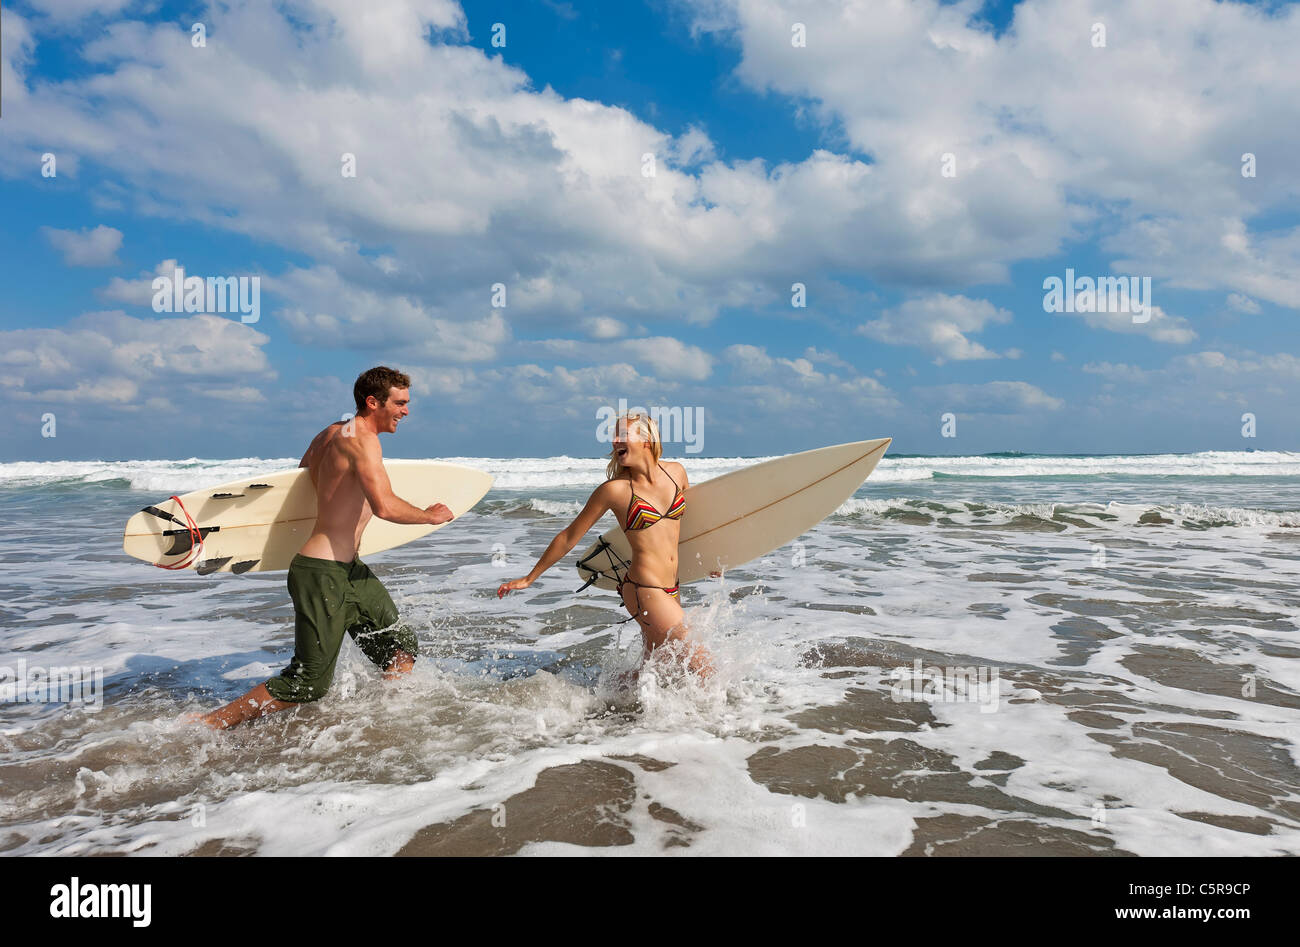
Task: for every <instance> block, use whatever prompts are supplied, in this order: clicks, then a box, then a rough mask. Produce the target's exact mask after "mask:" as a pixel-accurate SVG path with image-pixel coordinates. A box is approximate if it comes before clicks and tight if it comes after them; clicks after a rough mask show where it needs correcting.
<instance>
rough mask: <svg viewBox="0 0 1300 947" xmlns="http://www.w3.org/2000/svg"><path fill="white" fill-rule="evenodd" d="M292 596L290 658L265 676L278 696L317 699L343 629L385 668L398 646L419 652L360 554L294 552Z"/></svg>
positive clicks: (325, 684)
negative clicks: (348, 558) (346, 558)
mask: <svg viewBox="0 0 1300 947" xmlns="http://www.w3.org/2000/svg"><path fill="white" fill-rule="evenodd" d="M289 595H290V597H291V598H292V599H293V608H294V627H293V635H294V638H293V659H292V660H291V661H290V662H289V666H288V667H286V668H285V669H284V670H283V671H281V672H280V676H279V677H273V678H271V679H270V680H269V681H267V682H266V689H267V690H268V691H270V693H271V696H272V697H274V698H275V699H276V700H283V701H288V702H291V703H307V702H309V701H313V700H319V699H320V698H322V697H324V696H325V692H326V691H327V690H329V686H330V682H331V681H332V680H333V679H334V665H335V662H337V661H338V657H339V649H340V648H341V647H342V646H343V633H344V632H347V633H348V634H350V635H351V636H352V640H353V641H355V642H356V643H357V645H358V646H359V647H360V648H361V650H362V652H364V653H365V656H366V657H367V658H369V659H370V660H371V661H373V662H374V663H375V664H376V665H378V666H379V667H380V668H381V669H382V668H387V667H388V665H389V663H390V662H391V661H392V660H393V656H394V655H395V654H397V652H398V651H399V650H401V651H405V652H406V653H407V654H409V655H410V656H411V657H415V656H416V655H417V654H418V653H419V646H418V644H417V643H416V640H415V634H414V632H412V631H411V629H410V628H408V627H407V626H406V625H404V624H398V615H397V606H395V605H394V604H393V600H392V598H391V597H390V596H389V594H388V590H387V589H385V588H384V585H383V583H382V582H380V581H379V579H378V578H377V577H376V576H375V574H374V573H373V572H371V571H370V567H369V566H367V565H366V564H365V563H364V562H362V561H361V560H360V559H354V560H353V561H352V562H336V561H335V560H333V559H313V558H311V557H309V556H301V555H299V556H294V557H293V562H291V563H290V564H289Z"/></svg>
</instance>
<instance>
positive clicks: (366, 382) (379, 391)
mask: <svg viewBox="0 0 1300 947" xmlns="http://www.w3.org/2000/svg"><path fill="white" fill-rule="evenodd" d="M410 387H411V378H410V376H409V375H407V374H406V373H404V372H399V371H398V370H397V369H395V368H389V367H387V366H386V365H378V366H376V367H374V368H372V369H370V370H369V371H364V372H362V373H361V374H360V375H358V376H357V383H356V384H355V385H353V386H352V400H354V401H355V402H356V403H357V413H358V414H360V413H361V412H362V411H364V410H366V398H368V397H370V396H371V395H374V396H375V400H376V401H378V402H379V403H380V404H387V403H388V389H389V388H410Z"/></svg>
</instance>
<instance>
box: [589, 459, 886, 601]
mask: <svg viewBox="0 0 1300 947" xmlns="http://www.w3.org/2000/svg"><path fill="white" fill-rule="evenodd" d="M891 440H892V438H888V437H881V438H877V439H876V440H871V441H855V442H854V443H851V444H837V445H836V446H834V447H820V448H818V449H817V450H809V451H804V452H803V453H801V454H788V455H786V456H785V457H778V458H777V459H776V460H769V461H765V462H763V463H761V464H754V465H753V466H752V467H744V468H742V469H740V470H733V471H732V472H731V473H728V474H723V475H722V476H721V477H714V478H713V479H712V480H705V481H704V482H703V483H700V484H699V485H695V484H692V485H691V488H690V489H689V490H688V491H687V494H686V512H685V514H683V516H682V526H681V537H680V539H679V540H678V545H677V553H678V573H677V580H678V582H680V583H682V584H685V583H687V582H695V581H698V580H699V579H703V578H707V577H708V576H709V574H710V573H713V572H725V571H726V570H728V569H731V568H733V567H735V566H738V565H741V564H742V563H745V562H749V561H750V560H751V559H757V558H758V557H759V556H762V555H764V554H766V553H769V552H771V551H772V550H773V549H779V548H780V547H781V546H784V545H785V544H786V543H788V542H790V541H791V540H792V539H795V538H797V537H798V536H801V535H802V534H803V533H804V532H806V531H807V530H808V529H809V528H810V527H812V526H815V525H817V524H818V523H820V522H821V521H822V520H824V519H825V518H826V517H827V516H829V515H830V514H832V513H834V512H835V510H836V509H838V508H839V506H840V504H842V503H843V502H844V501H845V500H847V499H848V498H849V497H851V496H852V495H853V493H854V491H855V490H857V489H858V487H860V486H861V485H862V481H864V480H866V479H867V477H868V476H869V475H870V474H871V471H873V470H875V469H876V464H877V463H878V462H879V461H880V458H881V457H883V456H884V454H885V449H886V448H887V447H889V444H890V441H891ZM686 472H687V474H688V475H689V473H690V467H689V466H688V467H687V471H686ZM650 528H651V529H657V528H658V527H653V526H652V527H650ZM631 558H632V548H631V546H630V545H628V541H627V536H626V535H624V533H623V530H622V528H621V527H619V526H615V527H614V528H613V529H610V530H608V531H607V532H606V533H605V534H604V535H603V536H601V537H600V539H598V540H596V542H595V543H594V544H593V545H592V546H590V547H588V548H587V550H586V551H585V552H584V553H583V554H582V556H581V557H580V558H579V560H578V574H579V575H580V576H582V579H583V581H585V582H586V583H587V584H588V585H596V586H597V587H599V588H602V589H613V588H616V587H617V584H618V577H619V576H620V575H626V574H627V569H628V566H629V565H630V564H631ZM585 587H586V586H584V588H585Z"/></svg>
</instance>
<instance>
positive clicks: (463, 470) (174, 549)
mask: <svg viewBox="0 0 1300 947" xmlns="http://www.w3.org/2000/svg"><path fill="white" fill-rule="evenodd" d="M384 467H385V469H386V470H387V471H388V478H389V480H390V481H391V482H392V484H393V492H394V493H395V494H397V495H398V496H399V497H401V498H402V499H403V500H406V501H408V502H409V503H412V504H414V505H415V506H418V507H421V508H423V507H427V506H430V505H432V504H434V503H445V504H447V506H448V507H450V508H451V511H452V513H454V514H456V516H461V515H462V514H464V513H466V512H467V511H468V510H469V509H470V508H471V507H473V506H474V504H476V503H478V501H479V500H481V499H483V495H484V494H485V493H487V492H488V490H489V489H490V488H491V486H492V476H491V475H490V474H486V473H484V472H483V471H481V470H475V469H473V468H472V467H462V466H460V465H459V464H445V463H442V462H440V461H431V460H386V461H384ZM179 500H180V503H179V504H178V503H177V502H176V500H173V499H167V500H163V501H161V502H159V503H156V504H154V505H153V506H147V507H145V508H144V509H143V510H141V511H140V512H139V513H137V514H135V516H133V517H131V518H130V519H129V520H127V522H126V531H125V534H124V535H123V537H122V549H123V550H124V551H125V552H126V554H127V555H129V556H134V557H135V558H136V559H143V560H144V561H145V562H150V563H153V564H154V565H158V566H163V567H165V568H169V569H187V568H192V569H194V570H195V571H196V572H198V573H199V574H200V575H207V574H208V573H210V572H235V573H243V572H270V571H274V570H276V569H287V568H289V561H290V560H291V559H293V557H294V555H295V554H296V553H297V552H298V550H299V549H300V548H301V547H302V544H303V543H305V542H306V541H307V537H308V536H310V535H311V531H312V527H313V526H314V525H315V523H316V488H315V486H314V485H313V484H312V482H311V477H310V475H309V474H308V473H307V470H306V469H305V468H302V467H298V468H295V469H293V470H282V471H280V472H278V473H273V474H267V475H265V476H261V477H248V478H246V479H243V480H234V481H231V482H230V483H223V484H220V485H219V486H215V487H208V488H207V489H206V490H195V491H194V492H193V493H186V494H185V495H184V496H181V497H179ZM186 513H188V514H189V518H187V517H186ZM190 520H192V521H193V524H194V525H193V527H191V525H190ZM452 522H455V520H453V521H452ZM443 525H444V526H445V525H446V524H445V523H444V524H443ZM441 528H442V527H441V526H429V525H425V524H414V525H401V524H398V523H390V522H388V521H387V520H381V519H380V518H379V517H377V516H375V517H372V518H371V520H370V522H369V523H367V524H366V530H365V532H364V533H363V534H362V536H361V548H360V549H359V550H358V553H357V554H358V555H360V556H366V555H369V554H370V553H376V552H381V551H382V550H385V549H392V548H393V547H395V546H401V545H404V544H406V543H409V542H411V541H412V540H414V539H419V538H420V537H421V536H427V535H428V534H429V533H432V532H433V531H434V530H436V529H441ZM196 538H198V539H199V540H200V541H201V548H200V549H198V550H197V551H196V542H195V540H196Z"/></svg>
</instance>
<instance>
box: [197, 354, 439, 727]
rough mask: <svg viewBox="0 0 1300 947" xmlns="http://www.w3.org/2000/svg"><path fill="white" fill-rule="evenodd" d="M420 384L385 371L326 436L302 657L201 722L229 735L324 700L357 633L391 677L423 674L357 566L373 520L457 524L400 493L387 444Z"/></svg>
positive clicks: (302, 602) (312, 462)
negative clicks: (382, 442)
mask: <svg viewBox="0 0 1300 947" xmlns="http://www.w3.org/2000/svg"><path fill="white" fill-rule="evenodd" d="M410 387H411V379H410V378H409V377H407V376H406V375H405V374H403V373H402V372H399V371H395V370H393V369H391V368H385V367H383V366H380V367H378V368H372V369H370V370H369V371H367V372H363V373H362V374H361V375H360V376H359V377H358V378H357V381H356V384H355V385H354V386H353V387H352V396H353V399H354V400H355V401H356V405H357V413H356V417H355V418H353V419H352V420H350V421H346V422H345V421H340V422H338V423H335V424H331V425H330V426H329V427H327V428H326V429H325V430H323V431H321V432H320V433H319V434H317V435H316V439H315V440H313V441H312V442H311V446H310V447H308V448H307V453H305V454H304V455H303V458H302V462H301V463H300V464H299V465H298V466H299V467H306V468H307V470H308V471H309V472H310V474H311V480H312V483H314V484H315V485H316V525H315V526H314V527H313V529H312V534H311V536H310V537H309V538H308V540H307V541H306V542H305V543H303V546H302V549H300V550H299V552H298V555H296V556H294V558H293V562H292V563H291V564H290V566H289V595H290V596H291V597H292V599H293V608H294V615H295V618H294V653H293V660H292V661H290V662H289V666H288V667H287V668H285V669H284V670H283V671H281V672H280V676H279V677H273V678H271V679H270V680H269V681H266V682H265V683H263V684H258V685H257V686H256V687H254V688H253V689H252V690H251V691H249V692H248V693H247V694H245V695H244V696H243V697H241V698H239V700H236V701H234V702H233V703H231V704H227V705H226V706H225V707H222V708H221V709H220V710H214V711H213V712H212V713H210V714H207V715H206V716H203V717H201V718H200V719H201V721H202V722H203V723H206V724H207V725H208V726H210V727H212V728H213V729H217V730H223V729H225V728H227V727H233V726H235V725H236V724H238V723H242V722H244V721H245V720H251V719H253V718H255V717H262V716H265V715H267V714H271V713H275V712H276V711H278V710H284V709H286V708H288V707H293V706H296V705H297V704H301V703H306V702H308V701H313V700H319V699H320V698H321V697H322V696H324V694H325V692H326V691H327V690H328V689H329V685H330V681H332V680H333V678H334V664H335V662H336V661H337V660H338V655H339V648H340V647H341V646H342V645H343V633H344V632H345V631H346V632H347V633H349V634H351V635H352V637H353V640H355V641H356V642H357V644H358V645H359V646H360V647H361V650H362V651H363V652H364V653H365V655H366V657H368V658H369V659H370V660H371V661H373V662H374V663H375V664H376V665H377V666H379V667H380V668H382V669H383V670H384V676H385V677H386V678H393V677H397V676H398V675H401V674H405V673H406V672H408V671H410V670H411V668H413V667H414V666H415V657H416V654H417V652H418V647H417V645H416V640H415V635H414V634H413V633H412V632H411V630H410V629H409V628H407V627H406V626H405V625H398V624H397V618H398V616H397V608H396V607H395V606H394V605H393V600H392V598H390V597H389V595H388V591H387V590H386V589H385V588H384V586H383V584H382V583H380V581H379V579H377V578H376V577H375V575H374V573H372V572H371V571H370V569H369V568H368V567H367V566H366V565H365V563H363V562H362V561H361V560H360V559H358V558H357V547H358V546H359V545H360V543H361V534H362V532H363V531H364V530H365V528H366V523H368V522H369V521H370V517H371V516H372V515H374V516H378V517H379V518H380V519H382V520H388V521H389V522H391V523H428V524H431V525H435V526H436V525H438V524H441V523H446V522H448V521H449V520H451V518H452V512H451V510H449V509H448V508H447V507H446V506H445V505H443V504H442V503H435V504H433V506H430V507H427V508H425V509H423V510H422V509H420V508H419V507H416V506H412V505H411V504H410V503H407V502H406V501H405V500H402V499H400V498H399V497H397V496H396V495H394V493H393V489H392V485H391V484H390V483H389V480H388V473H387V472H386V471H385V470H384V459H383V452H382V451H381V450H380V447H379V435H380V434H384V433H389V434H391V433H392V432H394V431H396V430H397V424H398V422H399V421H400V420H401V419H402V418H404V417H406V416H407V415H408V414H410V409H409V408H408V407H407V405H409V404H410V401H411V393H410Z"/></svg>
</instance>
